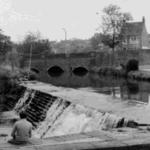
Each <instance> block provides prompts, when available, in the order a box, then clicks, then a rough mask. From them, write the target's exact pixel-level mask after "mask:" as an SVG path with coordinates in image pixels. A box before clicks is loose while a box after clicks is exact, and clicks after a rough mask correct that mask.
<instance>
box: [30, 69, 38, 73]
mask: <svg viewBox="0 0 150 150" xmlns="http://www.w3.org/2000/svg"><path fill="white" fill-rule="evenodd" d="M30 70H31V71H33V72H35V73H36V74H39V73H40V71H39V70H38V69H36V68H31V69H30Z"/></svg>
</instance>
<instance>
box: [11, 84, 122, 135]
mask: <svg viewBox="0 0 150 150" xmlns="http://www.w3.org/2000/svg"><path fill="white" fill-rule="evenodd" d="M23 88H24V93H23V95H22V96H21V98H20V99H19V100H18V102H17V103H16V105H15V107H14V111H16V112H17V113H19V112H20V111H25V112H26V113H27V119H28V120H29V121H30V122H31V123H32V124H33V125H34V127H35V129H34V137H36V138H48V137H53V136H61V135H68V134H75V133H76V134H77V133H83V132H90V131H96V130H102V129H109V128H115V127H116V126H117V123H118V121H119V120H120V119H121V117H116V116H113V115H111V114H109V113H106V112H101V111H99V110H97V109H94V108H90V107H87V106H84V105H81V104H76V103H73V102H71V101H67V100H65V99H62V98H60V97H57V96H53V95H51V94H47V93H46V92H45V93H44V92H42V91H38V90H35V89H30V88H27V87H23Z"/></svg>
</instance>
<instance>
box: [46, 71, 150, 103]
mask: <svg viewBox="0 0 150 150" xmlns="http://www.w3.org/2000/svg"><path fill="white" fill-rule="evenodd" d="M48 82H49V83H52V84H53V85H56V86H64V87H72V88H80V89H82V90H92V91H93V92H97V93H103V94H107V95H112V96H113V97H114V98H117V99H118V98H119V99H120V100H130V101H132V102H133V101H134V102H136V101H138V102H144V103H148V101H149V94H150V83H148V82H138V81H133V80H126V79H117V78H113V77H104V76H99V75H98V74H90V73H87V74H86V75H84V76H77V75H75V74H73V73H72V74H69V73H64V74H62V75H61V76H59V77H57V78H54V77H49V80H48Z"/></svg>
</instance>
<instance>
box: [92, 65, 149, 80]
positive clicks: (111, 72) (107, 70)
mask: <svg viewBox="0 0 150 150" xmlns="http://www.w3.org/2000/svg"><path fill="white" fill-rule="evenodd" d="M90 72H91V73H98V74H99V75H103V76H114V77H121V78H129V79H134V80H139V81H150V71H146V70H138V71H130V72H128V73H126V72H125V71H124V70H123V69H121V68H112V67H94V68H92V69H91V70H90Z"/></svg>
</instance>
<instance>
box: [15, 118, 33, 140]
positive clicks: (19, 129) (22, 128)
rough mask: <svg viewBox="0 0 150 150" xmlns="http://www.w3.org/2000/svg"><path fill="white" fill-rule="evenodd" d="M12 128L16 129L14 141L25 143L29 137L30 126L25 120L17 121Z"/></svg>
mask: <svg viewBox="0 0 150 150" xmlns="http://www.w3.org/2000/svg"><path fill="white" fill-rule="evenodd" d="M14 128H16V129H15V130H16V133H15V140H17V141H27V140H28V139H29V138H30V137H31V130H32V125H31V123H30V122H28V121H27V120H26V119H21V120H19V121H17V122H16V123H15V125H14Z"/></svg>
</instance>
